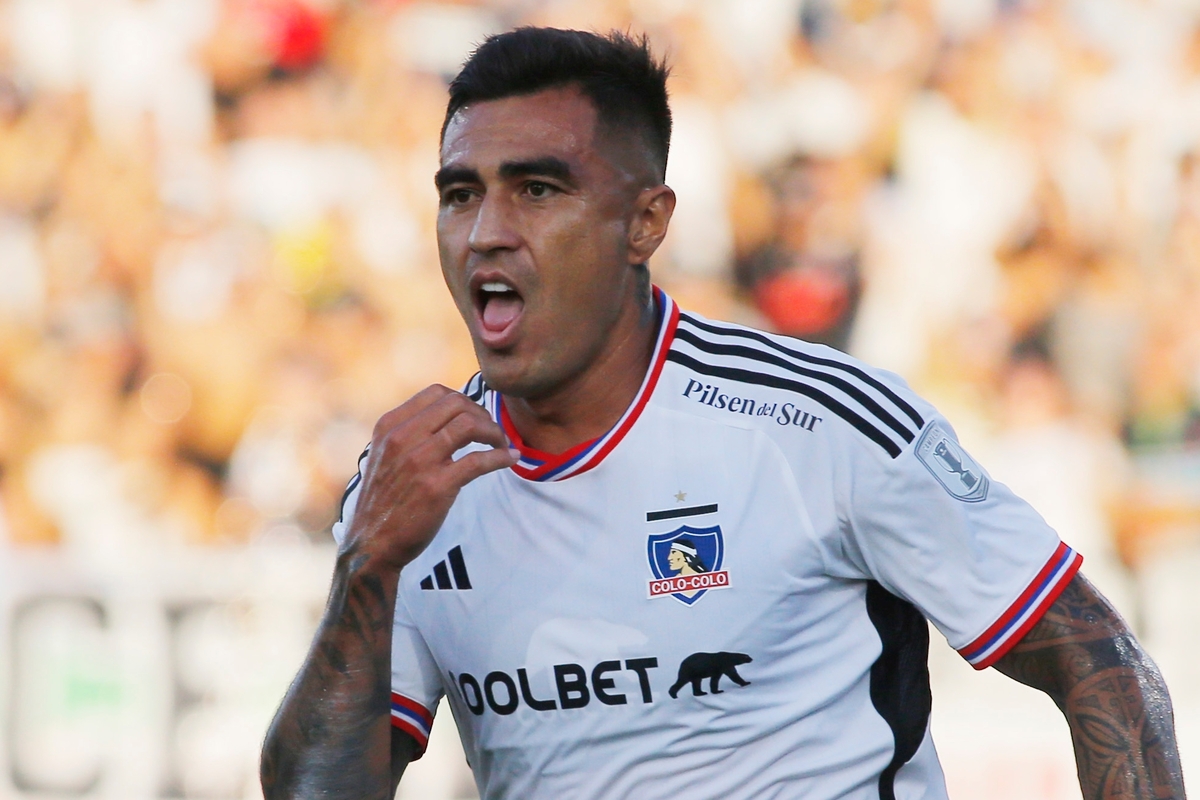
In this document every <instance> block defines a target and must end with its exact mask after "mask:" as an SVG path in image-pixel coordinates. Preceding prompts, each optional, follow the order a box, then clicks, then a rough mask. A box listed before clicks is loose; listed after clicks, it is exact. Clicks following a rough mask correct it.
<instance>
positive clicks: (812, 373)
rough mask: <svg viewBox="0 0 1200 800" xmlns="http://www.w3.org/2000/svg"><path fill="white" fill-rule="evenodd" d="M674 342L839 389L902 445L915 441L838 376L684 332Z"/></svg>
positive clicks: (899, 422)
mask: <svg viewBox="0 0 1200 800" xmlns="http://www.w3.org/2000/svg"><path fill="white" fill-rule="evenodd" d="M675 338H676V339H680V340H682V341H685V342H688V343H689V344H691V345H692V346H693V347H695V348H696V349H697V350H703V351H704V352H706V353H710V354H712V355H718V356H736V357H739V358H746V359H749V360H751V361H757V362H759V363H762V364H773V365H775V366H777V367H781V368H783V369H785V370H787V371H788V372H792V373H794V374H796V375H803V376H804V377H806V378H812V379H814V380H818V381H822V382H824V383H827V384H829V385H830V386H836V387H837V388H838V389H841V390H842V391H843V392H845V393H846V394H848V395H849V396H850V397H853V398H854V399H855V400H857V401H858V403H859V404H860V405H861V406H862V407H863V408H865V409H867V410H868V411H870V412H871V413H872V414H874V415H875V416H876V417H877V418H878V419H879V421H880V422H882V423H883V424H885V425H887V426H888V427H889V428H891V429H892V430H893V431H895V432H896V433H898V434H899V435H900V436H901V438H903V439H904V441H906V442H911V441H912V440H913V439H914V438H916V434H915V432H913V431H910V430H909V429H908V428H907V427H905V425H904V423H902V422H901V421H900V420H898V419H896V418H895V417H894V416H892V415H891V414H889V413H888V412H887V411H886V410H885V409H884V407H883V406H881V405H879V403H878V402H876V401H875V399H874V398H873V397H871V396H870V395H869V394H867V393H866V392H864V391H863V390H862V389H860V388H859V387H857V386H855V385H854V384H853V383H851V382H850V381H848V380H846V379H845V378H841V377H838V376H837V375H830V374H829V373H827V372H819V371H817V370H814V369H805V368H804V367H801V366H797V365H796V364H793V363H792V362H790V361H787V360H785V359H783V358H780V357H779V356H777V355H774V354H773V353H764V352H763V351H762V350H759V349H758V348H755V347H747V346H745V345H740V344H718V343H716V342H713V341H710V340H708V339H704V338H702V337H700V336H697V335H696V334H694V333H692V332H691V331H687V330H677V331H676V332H675Z"/></svg>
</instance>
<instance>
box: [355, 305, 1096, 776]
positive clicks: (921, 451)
mask: <svg viewBox="0 0 1200 800" xmlns="http://www.w3.org/2000/svg"><path fill="white" fill-rule="evenodd" d="M655 297H656V302H657V306H658V309H659V325H658V333H657V340H656V344H655V348H654V353H653V358H652V361H651V364H650V367H649V370H648V372H647V374H646V376H645V378H644V381H643V383H642V385H641V387H640V389H639V391H638V393H637V396H636V397H635V399H634V400H633V402H632V403H631V404H630V406H629V408H628V409H627V410H626V412H625V413H624V415H623V416H622V417H621V418H620V420H618V421H617V423H616V424H615V425H614V426H613V427H612V429H611V430H610V431H609V432H608V433H606V434H605V435H603V436H601V437H599V438H597V439H595V440H593V441H590V442H585V443H583V444H580V445H579V446H577V447H575V448H572V449H571V450H568V451H567V452H565V453H561V454H549V453H543V452H539V451H537V450H534V449H532V448H529V447H527V446H525V445H524V443H523V442H522V441H521V438H520V435H519V434H518V433H517V431H516V430H515V429H514V427H513V425H512V423H511V421H510V419H509V417H508V413H507V411H506V409H505V406H504V400H503V398H502V397H501V396H500V395H499V394H498V393H496V392H494V391H492V390H491V389H489V388H488V387H487V386H486V385H485V384H484V383H483V381H482V379H481V378H480V377H479V376H476V377H475V378H473V379H472V380H471V382H470V383H469V384H468V385H467V387H466V388H465V390H464V391H465V392H466V394H468V396H470V397H471V398H472V399H474V400H476V401H477V402H479V403H480V404H482V405H483V407H484V408H486V409H487V410H488V411H489V412H490V413H491V414H492V415H493V417H494V418H495V419H496V420H497V422H499V423H500V424H501V426H502V427H503V428H504V430H505V431H506V433H507V435H508V437H509V439H510V440H511V441H512V443H513V444H514V446H515V447H517V448H518V449H519V450H520V453H521V458H520V461H519V463H517V464H516V465H515V466H513V467H512V468H511V469H507V470H502V471H499V472H494V473H490V474H488V475H485V476H483V477H481V478H478V479H476V480H475V481H473V482H471V483H470V484H469V485H467V486H465V487H464V488H463V489H462V491H461V492H460V494H459V496H458V498H457V500H456V501H455V503H454V504H453V507H452V508H451V510H450V512H449V514H448V515H447V517H446V520H445V522H444V523H443V525H442V527H441V529H440V530H439V531H438V533H437V535H436V536H435V537H434V539H433V541H432V542H431V543H430V545H429V547H428V548H427V549H426V550H425V551H424V552H423V553H422V554H421V555H420V556H419V557H418V558H417V559H415V560H414V561H413V562H412V563H410V564H409V565H408V566H406V567H405V568H404V570H403V571H402V573H401V575H400V587H399V595H398V599H397V602H396V614H395V626H394V639H393V646H392V687H393V695H392V710H391V713H392V722H393V724H394V725H395V726H396V727H398V728H400V729H401V730H403V731H405V732H407V733H409V734H410V735H412V736H413V738H415V739H416V740H417V742H418V744H419V745H420V746H421V747H422V748H423V747H424V745H425V742H426V740H427V737H428V734H429V728H430V724H431V722H432V719H433V711H434V710H435V709H436V707H437V704H438V702H439V700H440V699H441V698H442V697H445V698H446V699H447V700H448V701H449V706H450V708H451V709H452V710H453V714H454V717H455V720H456V721H457V723H458V728H459V732H460V734H461V737H462V742H463V747H464V749H465V752H466V754H467V759H468V761H469V762H470V765H471V767H472V770H473V771H474V775H475V779H476V782H477V784H478V787H479V792H480V795H481V796H482V797H483V798H485V800H500V799H501V798H505V799H512V800H537V799H539V798H545V800H551V799H553V800H561V798H572V799H573V800H585V799H590V798H637V800H655V799H656V798H677V797H689V798H746V799H747V800H750V799H751V798H783V799H790V798H811V799H812V800H833V799H834V798H842V799H852V800H867V798H870V799H871V800H879V799H881V798H882V799H883V800H890V799H891V798H900V799H901V800H912V799H915V798H945V797H946V790H945V785H944V781H943V778H942V773H941V768H940V766H939V765H938V761H937V755H936V753H935V750H934V746H933V742H932V740H931V739H930V735H929V711H930V693H929V679H928V672H927V667H926V657H927V647H928V630H929V629H928V626H927V623H926V619H928V620H930V621H932V623H933V624H934V625H935V626H936V627H937V628H938V630H940V631H941V633H942V634H944V635H945V637H946V638H947V639H948V640H949V642H950V644H951V645H952V646H954V647H955V648H957V649H958V651H959V652H960V653H961V654H962V655H963V656H964V657H965V658H966V659H967V660H968V661H969V662H971V663H972V664H973V665H974V666H975V667H977V668H980V669H982V668H983V667H986V666H988V665H990V664H992V663H994V662H995V661H996V659H998V658H999V657H1000V656H1002V655H1003V654H1004V653H1005V652H1006V651H1007V650H1008V648H1010V647H1011V646H1012V645H1013V644H1014V643H1015V642H1016V641H1017V640H1018V639H1020V637H1021V636H1022V635H1023V634H1024V632H1025V631H1026V630H1028V629H1029V628H1030V627H1031V626H1032V625H1033V624H1034V623H1035V622H1036V621H1037V620H1038V618H1039V617H1040V616H1041V614H1042V613H1043V612H1044V611H1045V609H1046V608H1047V607H1048V606H1049V605H1050V603H1051V602H1053V600H1054V599H1055V598H1056V597H1057V596H1058V594H1059V593H1060V592H1061V591H1062V589H1063V588H1064V586H1065V585H1066V583H1067V582H1068V581H1069V580H1070V578H1071V576H1072V575H1073V574H1074V572H1075V571H1076V570H1077V569H1078V567H1079V563H1080V560H1081V559H1080V557H1079V556H1078V555H1077V554H1076V553H1074V552H1073V551H1072V550H1071V549H1070V548H1069V547H1067V546H1066V545H1065V544H1063V543H1062V542H1060V541H1059V538H1058V536H1057V535H1056V534H1055V533H1054V531H1053V530H1051V529H1050V528H1049V527H1048V526H1047V525H1046V523H1045V522H1044V521H1043V520H1042V519H1041V518H1040V517H1039V516H1038V514H1037V513H1036V512H1034V511H1033V509H1031V508H1030V507H1029V506H1028V505H1027V504H1026V503H1024V502H1023V501H1021V500H1020V499H1018V498H1017V497H1015V496H1014V495H1013V494H1012V493H1011V492H1010V491H1009V490H1008V489H1007V488H1006V487H1005V486H1003V485H1002V484H1000V483H997V482H996V481H994V480H992V479H991V477H990V476H989V475H988V474H987V472H986V471H985V470H984V469H983V468H982V467H980V465H979V464H978V463H976V462H975V461H974V460H973V459H972V458H971V456H970V455H968V454H967V453H966V452H965V451H964V450H963V448H962V447H961V446H960V445H959V443H958V441H957V439H956V437H955V434H954V431H953V429H952V428H951V427H950V425H949V423H948V422H947V421H946V420H945V419H943V418H942V417H941V416H939V414H938V413H937V412H936V411H935V410H934V409H933V408H932V407H931V406H930V405H929V404H928V403H926V402H924V401H923V400H921V399H920V398H918V397H917V396H915V395H914V394H913V392H911V391H910V390H909V389H908V388H907V386H906V385H905V384H904V382H903V381H902V380H901V379H899V378H898V377H896V376H895V375H892V374H889V373H886V372H883V371H880V370H875V369H872V368H870V367H867V366H865V365H863V364H861V363H859V362H857V361H856V360H854V359H853V358H850V357H848V356H846V355H844V354H842V353H839V352H837V351H834V350H831V349H829V348H826V347H822V346H817V345H812V344H808V343H805V342H802V341H798V340H795V339H790V338H786V337H782V336H775V335H770V334H766V333H762V332H759V331H756V330H753V329H749V328H745V327H741V326H737V325H731V324H726V323H718V322H711V321H708V320H705V319H703V318H701V317H699V316H697V315H694V314H689V313H681V312H680V311H679V309H678V308H677V307H676V306H675V304H674V303H673V301H672V300H671V299H670V298H669V297H668V296H667V295H666V294H665V293H663V292H662V291H661V290H657V289H656V290H655ZM464 452H465V451H464ZM363 465H365V458H364V459H363V460H361V461H360V470H361V468H362V466H363ZM360 485H361V478H360V477H356V478H355V479H354V480H353V481H352V482H351V485H350V487H349V489H348V491H347V495H346V499H345V501H344V507H343V518H342V520H341V521H339V523H338V524H337V525H336V526H335V529H334V533H335V536H336V537H337V538H338V540H339V542H340V541H341V538H342V537H343V535H344V531H345V530H346V527H347V526H348V525H349V524H350V523H351V521H352V518H353V513H354V506H355V503H356V501H357V495H358V492H359V486H360Z"/></svg>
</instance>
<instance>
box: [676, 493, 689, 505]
mask: <svg viewBox="0 0 1200 800" xmlns="http://www.w3.org/2000/svg"><path fill="white" fill-rule="evenodd" d="M684 500H687V492H683V491H679V492H676V493H675V502H677V503H682V502H683V501H684Z"/></svg>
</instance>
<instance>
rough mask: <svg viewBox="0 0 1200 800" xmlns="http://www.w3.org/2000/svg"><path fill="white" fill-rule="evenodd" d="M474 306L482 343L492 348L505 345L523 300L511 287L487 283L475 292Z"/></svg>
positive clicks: (519, 313) (519, 312) (522, 306)
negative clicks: (476, 309) (480, 329)
mask: <svg viewBox="0 0 1200 800" xmlns="http://www.w3.org/2000/svg"><path fill="white" fill-rule="evenodd" d="M475 300H476V304H477V307H478V309H479V319H480V322H481V327H482V329H483V330H482V334H483V339H484V342H485V343H487V344H489V345H492V346H500V345H503V344H505V341H504V340H505V339H507V338H509V337H508V336H507V334H510V333H511V332H512V329H513V328H514V327H515V324H516V322H517V320H518V319H519V318H520V316H521V312H522V311H524V310H525V300H524V299H523V298H522V297H521V295H520V293H518V292H517V290H516V289H514V288H513V287H512V286H510V285H509V284H508V283H505V282H504V281H487V282H486V283H483V284H481V285H480V287H479V289H478V291H477V292H476V298H475Z"/></svg>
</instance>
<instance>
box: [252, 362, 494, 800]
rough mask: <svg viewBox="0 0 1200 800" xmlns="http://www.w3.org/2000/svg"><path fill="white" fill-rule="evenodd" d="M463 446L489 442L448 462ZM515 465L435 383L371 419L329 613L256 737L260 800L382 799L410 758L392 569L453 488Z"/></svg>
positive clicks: (480, 420) (473, 411)
mask: <svg viewBox="0 0 1200 800" xmlns="http://www.w3.org/2000/svg"><path fill="white" fill-rule="evenodd" d="M471 442H481V443H484V444H489V445H492V448H491V449H486V450H480V451H477V452H474V453H471V454H469V455H467V456H464V457H463V458H460V459H459V460H457V461H455V460H454V459H453V455H454V453H455V452H457V451H458V450H459V449H461V448H462V447H464V446H466V445H467V444H469V443H471ZM512 464H513V457H512V455H511V454H510V452H509V450H508V443H507V441H506V439H505V438H504V433H503V432H502V431H501V430H500V427H499V426H498V425H496V423H495V422H493V421H492V419H491V418H490V417H489V416H488V414H487V412H485V411H484V410H483V409H482V408H480V407H479V406H477V405H476V404H475V403H472V402H471V401H470V400H468V399H467V398H465V397H464V396H463V395H461V394H459V393H457V392H452V391H450V390H449V389H447V388H445V387H444V386H431V387H429V388H428V389H426V390H424V391H423V392H421V393H420V394H418V395H416V396H415V397H413V398H412V399H411V400H409V401H408V402H407V403H405V404H404V405H402V406H400V407H399V408H396V409H393V410H392V411H389V412H388V413H387V414H385V415H384V416H383V417H382V418H381V419H380V420H379V423H378V424H376V426H375V432H374V435H373V436H372V439H371V451H370V456H369V458H368V459H367V466H366V468H365V469H364V470H363V480H362V489H361V490H360V494H359V497H358V504H357V506H356V509H355V513H354V517H353V519H352V521H351V523H350V528H349V530H348V531H347V532H346V538H345V541H344V542H343V543H342V548H341V552H340V553H339V554H338V559H337V565H336V567H335V568H334V574H333V586H332V588H331V589H330V592H329V602H328V604H327V605H326V607H325V616H324V617H323V618H322V620H321V624H320V627H319V628H318V629H317V634H316V637H315V639H314V640H313V645H312V648H311V649H310V650H309V653H308V657H307V658H306V659H305V661H304V664H303V666H301V668H300V673H299V674H298V675H297V676H296V679H295V680H294V681H293V682H292V685H291V688H289V689H288V692H287V695H286V696H285V697H284V699H283V704H282V705H281V706H280V708H279V711H278V712H276V715H275V720H274V721H273V722H272V723H271V728H270V730H269V731H268V732H267V738H266V742H265V743H264V744H263V754H262V765H261V778H262V785H263V795H264V797H265V798H266V800H282V799H283V798H289V799H293V798H294V799H296V800H299V799H300V798H318V797H320V798H338V800H360V799H361V800H365V799H366V798H372V799H374V798H388V797H391V796H392V795H393V794H394V793H395V790H396V785H397V783H398V782H399V780H400V775H401V774H402V773H403V772H404V768H405V766H407V764H408V762H409V761H410V760H411V759H412V758H413V756H414V755H415V754H416V742H415V741H414V740H413V739H412V737H410V736H408V735H406V734H402V733H399V732H398V731H395V732H394V731H393V730H392V728H391V720H390V710H389V709H390V707H391V704H390V701H389V694H390V690H391V660H392V649H391V648H392V620H393V616H394V614H395V609H396V592H397V584H398V582H399V579H400V570H401V569H402V568H403V567H404V565H405V564H407V563H409V562H410V561H412V560H413V559H414V558H416V557H417V555H419V554H420V552H421V551H422V550H424V549H425V546H426V545H427V544H429V541H430V539H432V538H433V536H434V535H435V534H436V533H437V531H438V529H439V528H440V527H441V524H442V522H443V521H444V520H445V518H446V514H447V513H449V511H450V506H451V504H452V503H453V502H454V498H455V497H457V496H458V492H459V490H460V489H461V488H462V487H463V486H465V485H466V484H467V483H469V482H470V481H472V480H474V479H475V478H477V477H479V476H480V475H483V474H485V473H488V472H492V471H493V470H497V469H503V468H504V467H508V466H511V465H512Z"/></svg>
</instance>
